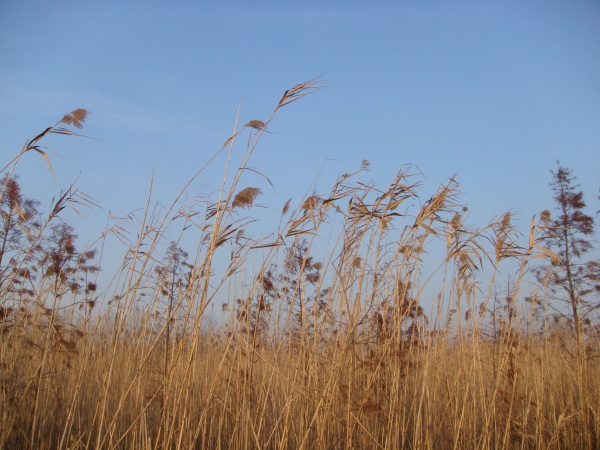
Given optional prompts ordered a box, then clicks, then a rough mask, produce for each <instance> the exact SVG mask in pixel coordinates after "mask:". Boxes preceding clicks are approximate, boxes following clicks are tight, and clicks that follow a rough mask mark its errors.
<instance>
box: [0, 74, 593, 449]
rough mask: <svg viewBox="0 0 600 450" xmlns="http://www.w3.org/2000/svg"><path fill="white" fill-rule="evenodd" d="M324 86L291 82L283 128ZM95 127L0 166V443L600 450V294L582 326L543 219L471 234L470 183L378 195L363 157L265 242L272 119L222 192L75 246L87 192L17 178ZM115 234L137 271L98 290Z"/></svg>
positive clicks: (409, 176)
mask: <svg viewBox="0 0 600 450" xmlns="http://www.w3.org/2000/svg"><path fill="white" fill-rule="evenodd" d="M319 87H320V85H319V84H318V83H317V82H315V81H310V82H307V83H302V84H299V85H296V86H295V87H293V88H292V89H290V90H288V91H287V92H285V94H284V95H283V97H282V98H281V100H280V102H279V103H278V104H277V106H276V108H275V110H274V112H273V114H274V115H275V114H277V113H279V110H280V109H281V108H283V107H285V106H287V105H288V104H290V103H292V102H294V101H295V100H297V99H300V98H301V97H303V96H305V95H307V94H309V93H311V92H313V91H314V90H316V89H318V88H319ZM286 113H287V111H286ZM86 115H87V113H86V111H85V110H77V111H74V112H73V113H71V114H69V115H67V116H65V117H64V118H63V119H62V120H61V121H60V122H59V123H57V124H56V125H54V126H52V127H49V128H48V129H46V130H45V131H44V132H43V133H41V134H40V135H38V136H36V137H35V138H33V139H32V140H30V141H28V142H27V143H26V144H25V146H24V148H23V150H22V151H21V152H20V153H19V154H18V155H17V156H16V157H15V158H14V159H13V160H12V161H10V162H9V164H7V166H6V167H4V169H3V172H2V176H3V177H4V178H3V185H2V197H1V198H2V202H1V208H2V214H3V222H2V225H3V227H4V228H3V232H2V234H1V235H0V236H1V237H2V238H3V242H2V248H1V250H0V251H1V253H0V269H1V270H2V273H1V277H2V278H1V281H0V307H1V309H0V326H1V328H2V333H1V337H0V359H1V366H0V387H1V389H0V402H1V404H0V411H1V412H0V448H7V449H12V448H15V449H16V448H24V449H25V448H31V449H54V448H60V449H67V448H68V449H113V448H114V449H250V448H252V449H401V448H407V449H408V448H410V449H465V448H474V449H475V448H477V449H500V448H508V449H517V448H518V449H595V448H598V447H599V446H600V438H599V435H600V420H599V416H598V414H599V411H600V384H599V383H598V379H599V378H600V366H599V360H598V356H599V355H598V349H599V345H598V344H599V343H598V334H597V329H596V324H597V322H596V321H595V316H594V309H593V308H588V309H585V310H584V306H586V305H588V304H593V302H594V301H596V302H597V297H594V295H596V296H597V294H595V293H594V292H593V289H592V291H590V292H589V294H590V296H588V297H586V299H587V300H588V303H586V304H585V305H584V304H582V306H581V307H580V309H579V310H577V309H575V313H576V316H575V317H573V314H572V310H571V309H570V305H574V304H575V303H571V304H570V303H569V302H568V298H567V302H566V303H565V304H563V303H561V301H560V300H561V298H560V297H558V294H556V293H555V290H553V289H552V286H553V285H552V280H554V279H553V278H552V276H551V275H548V273H549V272H548V270H549V269H548V268H549V267H550V268H552V267H559V266H560V264H561V263H560V261H562V260H564V255H561V254H560V252H557V251H556V250H553V247H552V245H550V244H552V243H553V242H551V241H550V240H549V238H548V230H549V227H550V225H549V223H550V219H549V216H548V214H549V213H548V212H544V213H542V214H540V215H539V216H535V217H533V218H532V219H531V222H530V224H529V225H528V227H527V229H517V228H516V227H515V226H514V225H513V223H512V221H511V213H510V212H507V213H506V214H504V215H501V216H500V217H496V218H492V219H491V221H490V222H489V223H488V224H486V225H484V226H479V227H474V226H471V225H469V224H468V223H465V222H466V220H465V217H467V215H468V212H467V209H466V207H465V206H463V205H462V204H461V202H460V191H459V186H458V183H457V181H456V180H455V179H454V178H450V179H449V180H447V181H446V182H443V183H442V184H441V185H440V186H439V188H437V189H436V190H435V191H434V192H431V193H423V192H422V189H421V177H420V175H419V174H418V173H417V172H416V171H415V170H413V168H412V167H411V166H405V167H401V168H399V171H398V174H397V177H396V178H395V179H393V180H391V181H390V182H389V183H388V184H387V185H386V186H383V187H382V186H375V185H373V184H372V183H367V182H364V181H363V178H361V175H362V174H363V172H364V171H366V170H367V169H368V162H367V161H364V162H363V164H362V165H361V166H360V167H358V168H357V169H356V171H355V172H351V173H346V174H343V175H341V176H340V177H339V179H337V180H335V181H334V182H333V183H332V187H331V189H330V191H329V192H327V193H314V192H312V191H310V188H309V191H308V193H307V194H304V195H303V197H302V199H300V200H299V201H296V203H293V202H292V201H289V202H287V203H285V204H282V205H279V206H277V205H269V206H270V208H271V209H270V210H269V211H268V214H267V216H268V217H270V218H271V219H270V220H271V222H268V223H267V222H265V221H262V222H261V224H260V228H259V229H258V231H257V233H258V235H253V234H251V233H250V232H249V230H252V231H254V230H257V228H256V227H254V217H255V215H253V216H252V217H251V216H250V212H251V211H253V209H255V208H256V207H257V203H258V202H259V200H260V196H261V193H262V192H261V189H262V188H261V187H259V186H253V185H248V184H246V181H245V174H246V173H247V172H248V171H249V170H251V171H252V172H253V173H254V174H255V175H256V174H257V173H258V175H259V176H260V177H262V178H263V179H264V183H266V184H268V183H269V180H268V177H267V176H266V175H264V174H261V173H259V172H258V171H257V170H256V169H250V166H249V165H248V163H249V161H250V160H251V158H252V154H253V152H254V151H255V149H256V148H257V145H258V144H259V142H260V139H261V138H263V135H264V133H267V132H268V129H269V123H270V121H271V119H272V117H273V116H271V118H269V119H268V120H266V121H264V122H263V121H259V120H254V121H251V122H249V123H247V124H246V125H244V126H236V128H235V130H234V132H233V134H232V136H231V137H229V138H228V139H226V140H225V144H224V145H223V147H222V148H221V149H220V150H218V152H217V153H216V154H215V156H214V157H213V159H214V158H215V157H216V156H217V155H223V154H226V155H227V158H226V161H227V164H226V167H224V168H222V172H223V181H222V185H221V186H220V187H219V188H218V189H217V191H216V192H217V194H216V197H215V198H213V197H206V198H204V197H198V196H197V195H191V196H186V195H185V194H186V193H187V190H188V187H189V185H190V184H191V183H192V181H193V180H196V179H198V178H201V177H202V176H203V174H204V172H205V171H206V170H209V168H210V170H215V167H214V166H213V165H210V163H211V161H212V160H210V161H208V162H207V165H205V166H203V167H200V168H199V170H198V172H197V174H196V175H195V177H194V178H193V180H190V181H189V183H188V184H186V185H184V186H182V190H181V193H180V195H179V196H178V197H177V198H175V199H173V201H172V204H171V205H169V206H167V207H164V208H162V209H155V208H153V205H152V204H150V203H149V204H147V205H146V207H145V209H144V211H143V213H141V214H137V215H136V216H135V217H134V216H133V215H132V216H129V217H124V218H119V219H116V218H115V219H114V220H112V221H111V224H110V225H109V227H108V228H107V229H106V230H105V232H104V233H103V235H102V236H101V237H100V238H99V240H98V241H97V242H96V243H95V244H94V246H93V248H78V245H79V244H78V242H77V240H76V239H75V235H76V233H75V230H74V229H73V228H71V227H70V226H69V225H68V224H67V223H66V222H64V221H63V220H61V217H62V215H63V214H64V213H65V210H68V209H70V208H75V209H79V210H81V209H84V208H85V207H86V206H93V205H92V200H91V199H90V198H89V197H87V196H86V195H85V194H83V193H81V192H79V191H77V189H76V187H71V188H70V189H68V190H66V191H65V192H64V193H63V195H61V196H59V197H58V198H57V200H56V203H55V205H54V207H53V210H52V211H49V212H48V213H47V214H45V215H41V214H40V213H39V212H38V210H37V208H38V206H39V205H37V204H36V203H35V201H33V200H31V199H27V197H26V195H25V193H22V192H20V190H19V189H20V188H19V184H18V179H17V178H15V176H14V175H15V174H16V173H18V162H19V159H20V158H21V157H23V156H24V155H26V154H28V153H31V154H33V153H38V154H40V155H41V156H42V157H44V158H45V159H46V163H47V164H48V165H49V166H50V164H51V162H50V160H49V159H48V156H47V155H46V153H45V152H44V151H43V149H42V147H41V146H40V142H41V141H42V140H43V139H44V138H45V137H46V136H47V135H48V134H53V133H54V134H56V133H58V134H65V135H74V134H76V133H75V131H74V129H77V128H81V126H82V125H83V122H84V121H85V119H86ZM69 138H74V136H71V137H69ZM225 138H227V137H225ZM240 148H242V149H243V154H242V155H241V156H239V155H240V152H239V151H234V149H237V150H239V149H240ZM42 163H43V162H42ZM50 167H51V166H50ZM299 195H300V194H299ZM189 198H193V201H188V200H187V199H189ZM274 210H275V213H273V211H274ZM540 212H541V211H540ZM256 214H259V212H257V213H256ZM269 214H270V215H269ZM190 235H191V236H192V237H193V239H190V238H189V236H190ZM109 239H112V240H114V241H117V242H119V244H120V245H121V248H122V249H123V252H122V255H121V256H120V258H121V259H120V261H121V262H120V265H119V267H116V268H113V269H111V270H112V272H111V273H110V276H107V274H106V273H105V272H106V271H107V270H108V269H107V268H105V267H102V270H103V274H102V275H103V276H102V277H100V278H99V273H100V266H102V261H103V259H104V258H105V256H103V254H102V251H103V248H104V242H105V241H106V240H109ZM189 242H195V245H194V246H190V245H189ZM111 248H112V247H111ZM545 274H546V275H545ZM99 279H101V280H104V281H102V282H101V283H100V282H99V281H98V280H99ZM592 281H593V280H592ZM582 286H583V285H582ZM586 294H587V293H586ZM565 298H566V297H565ZM578 314H581V315H580V316H579V315H578Z"/></svg>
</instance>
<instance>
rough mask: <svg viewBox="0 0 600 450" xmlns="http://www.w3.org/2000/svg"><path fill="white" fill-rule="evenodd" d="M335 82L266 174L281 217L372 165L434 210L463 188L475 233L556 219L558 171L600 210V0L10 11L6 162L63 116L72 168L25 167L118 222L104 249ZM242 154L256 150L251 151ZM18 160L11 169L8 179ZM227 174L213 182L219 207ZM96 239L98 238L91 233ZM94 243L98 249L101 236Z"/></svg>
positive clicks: (58, 3)
mask: <svg viewBox="0 0 600 450" xmlns="http://www.w3.org/2000/svg"><path fill="white" fill-rule="evenodd" d="M319 75H321V76H322V79H323V81H324V82H325V84H327V85H328V86H329V87H328V88H326V89H323V90H320V91H319V92H317V93H315V94H314V95H311V96H309V97H306V98H304V99H302V100H301V101H299V102H296V103H294V104H292V105H290V106H289V107H286V108H284V109H282V110H281V111H280V112H279V114H278V116H277V117H276V119H275V120H274V121H273V123H272V124H271V127H270V129H271V131H272V132H273V133H274V134H269V135H265V136H264V138H263V141H262V143H261V145H260V147H259V149H258V151H257V153H256V154H255V158H254V159H253V161H252V162H251V163H250V165H251V166H252V167H254V168H255V169H257V170H259V171H260V172H262V173H263V174H265V175H266V176H268V177H269V179H270V180H271V181H272V183H273V185H274V186H275V190H273V189H272V188H270V187H269V185H268V184H267V183H265V182H264V180H263V179H262V178H261V177H259V176H254V177H252V176H249V179H248V183H243V184H244V186H245V185H246V184H248V185H258V186H259V187H260V188H261V189H263V191H264V192H265V195H264V196H263V198H262V199H261V202H262V203H265V204H269V205H270V206H273V207H274V208H277V209H280V208H281V207H282V206H283V204H284V203H285V202H286V201H287V199H288V198H290V197H293V198H294V200H296V201H299V200H300V197H301V196H302V195H304V193H305V192H306V190H307V189H308V188H309V185H310V183H311V181H312V180H313V178H314V177H315V175H316V174H317V172H318V171H319V170H320V169H321V167H322V166H323V165H324V169H323V170H322V172H321V174H320V176H319V178H318V181H317V183H316V185H315V188H316V190H317V192H318V193H322V194H325V193H327V192H328V191H329V189H330V187H331V185H332V183H333V182H334V180H335V179H336V178H337V177H338V176H339V175H340V174H342V173H344V172H349V171H353V170H355V169H357V168H358V167H359V166H360V163H361V161H362V160H363V159H368V160H369V161H370V162H371V170H370V172H369V174H368V176H369V177H370V178H372V179H373V180H374V181H375V182H376V183H377V184H378V185H380V186H386V185H387V184H388V183H389V182H390V181H391V179H392V177H393V176H394V175H395V173H396V171H397V170H398V169H399V168H400V167H401V166H402V165H404V164H407V163H411V164H414V165H415V166H416V167H418V169H419V170H420V171H421V172H422V173H423V175H424V177H425V180H424V181H425V186H424V189H423V195H424V197H425V199H426V198H428V196H429V195H430V193H432V192H433V191H434V190H435V188H436V187H437V186H438V185H439V184H440V183H443V182H444V181H445V180H447V179H448V178H449V177H450V176H452V175H454V174H457V175H458V180H459V181H460V182H461V188H462V190H463V191H464V195H463V196H462V201H463V202H464V203H465V204H467V205H468V206H469V210H470V218H469V221H470V222H471V223H472V224H473V225H484V224H485V223H486V222H487V221H488V220H489V219H491V218H492V217H493V216H494V215H496V214H501V213H503V212H505V211H506V210H513V211H514V212H516V213H517V214H518V215H519V217H520V220H521V221H522V224H523V225H524V226H526V224H527V223H528V221H529V219H530V217H531V216H532V215H533V214H535V213H538V212H540V211H541V210H543V209H546V208H551V207H552V206H553V205H552V200H551V197H552V193H551V192H550V190H549V188H548V182H549V181H550V173H549V171H550V170H551V169H554V168H555V167H556V164H555V161H556V160H557V159H560V160H561V162H562V163H563V164H564V165H565V166H567V167H569V168H571V169H572V170H573V171H574V174H575V175H577V177H578V179H579V182H580V183H581V185H582V187H583V188H584V190H585V192H586V199H587V201H588V205H589V206H590V211H589V212H590V213H591V212H594V211H596V210H597V209H599V206H598V200H597V197H598V188H599V186H600V170H599V169H600V2H598V1H592V0H568V1H567V0H564V1H553V0H549V1H548V0H545V1H524V0H514V1H512V0H507V1H468V0H467V1H389V2H386V1H369V2H366V1H365V2H358V1H337V2H327V1H322V2H317V1H315V2H311V1H308V2H285V1H279V2H275V1H243V2H242V1H240V2H232V1H212V2H200V1H198V2H192V1H189V2H184V1H170V2H158V1H118V2H117V1H96V2H82V1H66V0H55V1H41V0H40V1H29V0H19V1H13V0H0V136H1V138H2V140H1V142H0V156H1V158H0V159H1V160H2V161H3V164H4V163H5V162H6V161H8V160H9V159H10V158H11V157H12V156H13V155H15V154H16V153H17V152H18V151H19V149H20V148H21V146H22V145H23V142H24V141H25V140H26V139H27V138H31V137H33V136H35V135H36V134H37V133H38V132H40V131H42V130H43V129H44V128H45V127H46V126H49V125H51V124H53V123H55V122H56V121H57V120H59V119H60V118H61V117H62V116H63V114H65V113H67V112H70V111H72V110H73V109H76V108H86V109H88V110H90V111H91V116H90V117H89V118H88V120H87V122H86V126H85V128H84V130H83V133H84V134H86V135H88V136H91V137H93V138H94V139H73V138H67V137H62V136H57V137H53V138H52V139H50V140H48V141H47V145H48V146H49V147H50V149H51V150H55V151H56V152H58V153H60V155H61V156H58V155H52V154H51V158H52V162H53V165H54V169H55V172H56V179H54V178H53V177H52V176H51V175H50V173H49V172H48V170H47V169H46V167H45V164H44V162H43V160H42V159H41V158H39V157H36V155H29V156H28V157H27V158H26V160H25V161H23V163H22V164H21V166H20V168H19V169H18V173H19V174H20V175H21V181H22V183H23V186H24V188H26V190H27V193H29V194H30V195H32V196H34V197H36V198H38V199H40V200H41V201H42V202H43V205H44V206H46V207H47V205H48V204H49V203H50V200H51V198H52V196H53V195H56V194H57V193H58V192H59V191H60V189H61V188H64V187H66V186H68V184H69V183H70V182H73V181H75V180H76V179H78V182H77V186H78V187H80V188H81V189H82V190H83V191H85V192H86V193H87V194H89V195H91V196H92V197H94V198H95V199H96V200H97V202H98V203H99V204H100V205H101V206H102V208H103V209H100V210H97V211H94V212H88V213H86V216H87V217H86V220H85V221H84V222H85V225H80V227H79V228H78V231H79V234H80V236H81V237H83V238H87V236H88V234H91V233H93V231H94V230H93V229H92V228H93V227H94V226H95V225H94V224H97V229H96V230H100V229H101V228H102V227H103V226H104V225H105V223H106V215H107V212H108V211H111V212H113V213H115V214H117V215H125V214H127V213H128V212H130V211H132V210H134V209H136V208H141V207H143V206H144V203H145V198H146V193H147V190H148V187H149V180H150V177H151V173H152V169H153V168H154V173H155V193H156V196H155V199H156V200H159V201H162V202H165V203H168V202H169V201H170V200H171V199H172V197H173V195H174V193H175V192H176V191H177V190H178V189H179V188H180V187H181V186H182V185H183V183H184V181H185V180H187V178H188V177H189V176H190V175H192V174H193V173H194V172H195V171H196V170H197V169H198V168H199V167H200V165H201V164H203V163H204V162H205V161H206V160H207V159H208V157H209V156H210V155H212V154H213V153H214V152H215V151H216V150H217V149H218V148H219V147H220V146H221V145H222V144H223V142H224V141H225V139H226V138H227V137H229V135H230V134H231V131H232V129H233V126H234V121H235V118H236V113H237V109H238V106H239V105H240V102H241V115H240V123H242V124H243V123H246V122H248V121H249V120H252V119H260V120H266V118H267V117H268V116H269V114H270V113H271V111H272V109H273V107H274V106H275V105H276V103H277V102H278V100H279V98H280V97H281V95H282V93H283V92H284V91H285V90H286V89H288V88H290V87H291V86H293V85H294V84H296V83H299V82H302V81H306V80H308V79H310V78H313V77H316V76H319ZM239 151H240V152H241V151H243V147H242V148H240V150H239ZM3 164H2V165H3ZM222 173H223V172H222V170H218V169H215V171H214V172H212V171H211V173H207V174H206V175H205V177H204V178H203V180H202V182H203V183H204V184H205V186H206V190H207V191H211V190H215V189H217V188H218V187H219V182H220V179H221V175H222ZM88 228H89V229H88ZM86 233H87V234H86Z"/></svg>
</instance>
